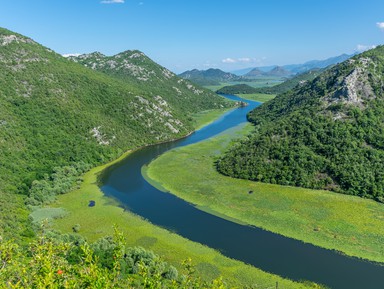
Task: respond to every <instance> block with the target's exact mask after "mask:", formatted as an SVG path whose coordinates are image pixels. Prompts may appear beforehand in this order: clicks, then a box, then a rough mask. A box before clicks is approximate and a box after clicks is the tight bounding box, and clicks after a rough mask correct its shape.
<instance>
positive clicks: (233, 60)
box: [221, 57, 237, 63]
mask: <svg viewBox="0 0 384 289" xmlns="http://www.w3.org/2000/svg"><path fill="white" fill-rule="evenodd" d="M221 62H223V63H236V62H237V61H236V59H233V58H230V57H228V58H225V59H223V60H222V61H221Z"/></svg>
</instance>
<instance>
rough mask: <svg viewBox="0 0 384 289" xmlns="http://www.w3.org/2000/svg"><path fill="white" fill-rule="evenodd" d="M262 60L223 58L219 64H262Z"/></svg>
mask: <svg viewBox="0 0 384 289" xmlns="http://www.w3.org/2000/svg"><path fill="white" fill-rule="evenodd" d="M262 60H264V58H262V59H258V58H251V57H239V58H230V57H228V58H225V59H223V60H222V61H221V62H223V63H227V64H228V63H229V64H231V63H260V62H262Z"/></svg>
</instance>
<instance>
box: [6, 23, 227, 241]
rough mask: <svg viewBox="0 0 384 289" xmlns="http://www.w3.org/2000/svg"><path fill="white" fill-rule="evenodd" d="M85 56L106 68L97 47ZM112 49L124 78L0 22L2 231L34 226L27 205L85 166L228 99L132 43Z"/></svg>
mask: <svg viewBox="0 0 384 289" xmlns="http://www.w3.org/2000/svg"><path fill="white" fill-rule="evenodd" d="M83 58H92V59H100V62H101V61H105V63H106V64H105V69H106V70H108V69H109V68H112V67H113V65H115V64H114V63H113V62H112V60H113V59H112V58H106V57H105V56H103V55H101V54H92V55H91V56H89V57H85V56H84V57H83ZM115 58H117V59H120V60H121V65H123V66H121V69H122V70H121V71H123V72H124V73H127V74H130V76H128V75H127V79H128V78H131V79H132V80H131V81H128V80H126V79H125V78H124V77H123V76H121V77H120V76H119V77H111V76H109V75H107V74H106V73H101V72H99V71H94V70H92V69H89V68H87V67H84V66H83V65H81V64H78V63H75V62H74V61H71V60H69V59H66V58H64V57H62V56H61V55H59V54H57V53H55V52H54V51H52V50H50V49H48V48H46V47H43V46H42V45H40V44H38V43H36V42H35V41H33V40H32V39H30V38H27V37H25V36H22V35H20V34H17V33H14V32H12V31H9V30H6V29H3V28H0V159H1V165H0V195H1V198H0V236H7V237H14V238H19V237H20V236H30V235H31V234H33V233H32V231H31V229H30V228H31V227H30V226H29V225H28V222H29V221H28V215H29V213H30V211H29V210H27V206H26V204H27V205H28V208H29V209H36V208H38V207H39V206H41V205H43V204H45V203H47V202H49V201H51V200H52V199H53V198H54V196H55V194H58V193H63V192H65V191H66V190H68V189H70V188H71V186H73V184H74V183H76V181H77V180H78V179H77V178H78V177H79V174H80V173H81V172H82V171H84V170H85V169H86V168H89V167H91V166H95V165H97V164H100V163H104V162H107V161H109V160H112V159H114V158H116V157H117V156H119V155H120V154H121V153H122V152H124V151H127V150H129V149H134V148H137V147H140V146H143V145H146V144H151V143H156V142H161V141H165V140H170V139H174V138H177V137H181V136H184V135H186V134H187V133H189V132H191V130H193V123H192V118H191V114H192V113H195V112H197V111H201V110H206V109H212V108H218V107H223V106H226V105H228V104H227V102H226V101H225V100H224V99H223V98H221V97H219V96H217V95H216V94H214V93H211V92H208V91H206V90H203V89H200V88H197V87H195V86H194V85H192V84H191V83H189V82H188V81H185V80H182V79H180V78H178V77H177V76H175V75H173V74H172V73H170V72H169V71H168V70H166V69H164V68H162V67H160V66H158V65H155V64H154V63H153V62H151V61H150V60H149V59H148V58H146V57H145V56H144V55H143V54H141V53H140V52H137V51H135V52H127V53H123V54H121V55H120V56H116V57H115ZM126 58H128V59H132V62H130V61H128V60H127V59H126ZM84 61H85V60H84ZM134 61H138V63H136V64H134ZM140 61H143V63H142V65H141V64H140V63H141V62H140ZM116 62H118V60H116ZM144 62H145V63H144ZM108 65H109V66H108ZM119 65H120V64H119V63H116V67H118V66H119ZM97 67H101V65H99V64H98V63H96V64H95V67H94V68H97ZM149 67H151V69H149ZM123 68H124V69H126V70H123ZM132 75H133V76H132ZM134 79H136V80H134ZM154 84H156V85H158V86H159V87H156V89H153V90H152V88H151V86H153V85H154ZM161 85H163V87H164V90H163V89H162V87H161Z"/></svg>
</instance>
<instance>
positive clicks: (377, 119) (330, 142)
mask: <svg viewBox="0 0 384 289" xmlns="http://www.w3.org/2000/svg"><path fill="white" fill-rule="evenodd" d="M383 83H384V47H383V46H380V47H378V48H376V49H373V50H370V51H367V52H365V53H363V54H361V55H358V56H355V57H353V58H352V59H350V60H347V61H345V62H343V63H341V64H339V65H337V66H335V67H333V68H331V69H329V70H327V71H325V72H324V73H322V74H321V75H320V76H319V77H317V78H315V79H314V80H313V81H311V82H307V83H305V84H303V85H300V86H296V87H295V88H294V89H293V90H291V91H288V92H286V93H285V94H281V95H279V96H278V97H276V98H275V99H273V100H271V101H269V102H268V103H266V104H265V105H262V106H261V107H259V108H257V109H255V110H254V111H253V112H251V113H250V114H249V115H248V118H249V120H250V121H251V122H253V123H254V124H255V126H256V128H255V131H254V133H252V134H251V135H249V136H248V137H247V138H246V139H244V140H242V141H241V142H238V143H237V144H235V145H234V146H233V147H232V148H231V149H230V150H229V151H228V152H227V153H226V154H225V155H224V156H222V158H221V159H220V160H219V161H218V163H217V168H218V170H219V171H220V172H222V173H223V174H226V175H229V176H233V177H237V178H244V179H250V180H255V181H261V182H267V183H277V184H282V185H292V186H300V187H307V188H322V189H328V190H334V191H337V192H341V193H345V194H352V195H359V196H362V197H367V198H374V199H376V200H378V201H384V137H383V136H384V84H383Z"/></svg>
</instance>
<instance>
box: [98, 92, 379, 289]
mask: <svg viewBox="0 0 384 289" xmlns="http://www.w3.org/2000/svg"><path fill="white" fill-rule="evenodd" d="M226 97H228V98H230V99H233V100H242V99H240V98H238V97H236V96H228V95H227V96H226ZM247 102H249V106H247V107H243V108H238V109H235V110H232V111H230V112H229V113H226V114H225V115H223V116H222V117H221V118H219V119H218V120H216V121H215V122H214V123H212V124H210V125H208V126H206V127H204V128H203V129H201V130H199V131H197V132H195V133H193V134H192V135H190V136H188V137H187V138H184V139H182V140H178V141H174V142H169V143H165V144H159V145H154V146H149V147H146V148H143V149H140V150H138V151H136V152H134V153H132V154H130V155H129V156H127V157H126V158H125V159H124V160H122V161H121V162H119V163H117V164H116V165H114V166H112V167H110V168H108V169H107V170H106V171H105V172H104V175H103V177H102V183H103V185H102V187H101V189H102V191H103V192H104V193H105V195H107V196H110V197H113V198H115V199H117V200H118V201H119V202H120V203H121V206H122V207H124V208H126V209H127V210H130V211H132V212H134V213H136V214H138V215H140V216H142V217H144V218H146V219H148V220H149V221H150V222H151V223H153V224H155V225H158V226H161V227H164V228H167V229H169V230H171V231H173V232H176V233H177V234H179V235H181V236H183V237H186V238H188V239H190V240H192V241H196V242H199V243H202V244H205V245H207V246H209V247H211V248H214V249H217V250H219V251H220V252H222V253H223V254H224V255H226V256H228V257H231V258H234V259H238V260H241V261H243V262H245V263H249V264H251V265H254V266H255V267H258V268H260V269H262V270H264V271H268V272H271V273H274V274H278V275H280V276H283V277H287V278H290V279H293V280H310V281H313V282H317V283H322V284H325V285H327V286H329V287H331V288H348V289H353V288H356V289H371V288H372V289H373V288H375V289H376V288H377V289H379V288H380V289H383V288H384V266H379V265H376V264H373V263H370V262H366V261H362V260H359V259H357V258H350V257H346V256H343V255H341V254H338V253H336V252H334V251H331V250H326V249H322V248H319V247H316V246H313V245H310V244H305V243H303V242H300V241H297V240H294V239H291V238H287V237H283V236H280V235H277V234H274V233H271V232H267V231H264V230H262V229H259V228H256V227H251V226H243V225H239V224H236V223H233V222H230V221H227V220H224V219H221V218H219V217H216V216H213V215H210V214H208V213H205V212H203V211H200V210H198V209H197V208H195V207H194V206H193V205H191V204H189V203H187V202H185V201H183V200H182V199H179V198H177V197H176V196H174V195H172V194H169V193H164V192H161V191H159V190H157V189H156V188H154V187H152V186H151V185H150V184H148V183H147V182H146V181H145V179H144V178H143V177H142V175H141V168H142V166H143V165H146V164H148V163H150V162H151V160H153V159H154V158H156V157H158V156H159V155H161V154H162V153H164V152H166V151H168V150H170V149H172V148H175V147H180V146H185V145H189V144H193V143H196V142H199V141H201V140H205V139H207V138H210V137H212V136H215V135H217V134H218V133H220V132H223V131H225V130H227V129H228V128H231V127H234V126H237V125H239V124H241V123H244V122H246V114H247V113H248V112H249V111H250V110H252V109H253V108H255V107H257V106H258V105H259V103H257V102H252V101H247ZM191 174H193V172H191Z"/></svg>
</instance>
